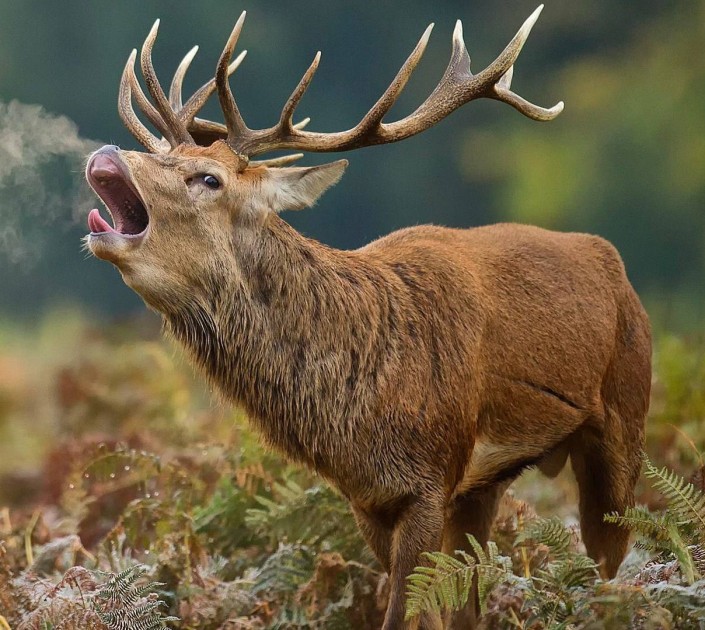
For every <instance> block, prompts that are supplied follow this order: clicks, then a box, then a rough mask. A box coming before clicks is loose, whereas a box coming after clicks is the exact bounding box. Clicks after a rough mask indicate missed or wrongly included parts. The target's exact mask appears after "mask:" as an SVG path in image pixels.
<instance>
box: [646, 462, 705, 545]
mask: <svg viewBox="0 0 705 630" xmlns="http://www.w3.org/2000/svg"><path fill="white" fill-rule="evenodd" d="M645 459H646V473H645V474H646V476H647V477H648V478H649V479H654V480H655V481H654V488H656V490H658V491H659V492H661V494H663V496H664V497H666V499H667V500H668V507H669V509H670V510H671V511H672V512H675V514H676V515H677V517H678V518H679V519H681V520H682V521H684V522H686V523H694V524H695V527H696V531H697V537H698V542H699V543H700V544H705V493H702V492H700V491H699V490H697V489H696V488H695V486H694V485H693V484H691V483H688V482H687V481H686V480H685V479H683V478H682V477H681V476H680V475H678V474H677V473H675V472H674V471H672V470H669V469H668V468H666V467H665V466H664V467H663V468H660V469H659V468H656V466H654V465H653V464H652V463H651V462H650V461H649V459H648V458H645Z"/></svg>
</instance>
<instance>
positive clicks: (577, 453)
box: [570, 407, 643, 578]
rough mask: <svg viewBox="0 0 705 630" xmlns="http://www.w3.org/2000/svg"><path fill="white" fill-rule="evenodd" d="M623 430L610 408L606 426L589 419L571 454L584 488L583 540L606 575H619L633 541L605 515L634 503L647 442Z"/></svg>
mask: <svg viewBox="0 0 705 630" xmlns="http://www.w3.org/2000/svg"><path fill="white" fill-rule="evenodd" d="M623 429H624V427H623V420H622V418H621V417H620V415H619V414H618V413H617V411H616V410H615V409H613V408H611V407H606V408H605V416H604V423H603V427H602V428H595V427H593V426H590V425H589V424H588V425H586V426H585V427H584V428H583V429H581V430H580V431H578V432H577V434H576V436H575V440H574V443H573V447H572V449H571V455H570V458H571V463H572V466H573V471H574V473H575V477H576V479H577V481H578V487H579V490H580V529H581V533H582V538H583V542H584V543H585V548H586V549H587V553H588V555H589V556H590V557H591V558H592V559H593V560H595V562H597V563H598V564H599V565H600V573H601V575H602V577H604V578H613V577H614V576H615V574H616V573H617V569H618V568H619V565H620V564H621V563H622V560H624V556H625V555H626V553H627V546H628V543H629V532H628V530H626V529H625V528H622V527H618V526H616V525H611V524H609V523H605V522H604V515H605V514H606V513H608V512H615V511H616V512H619V513H624V510H625V509H626V508H628V507H632V506H633V505H634V486H635V485H636V482H637V479H638V478H639V472H640V470H641V452H642V447H643V441H642V439H638V440H634V439H629V438H628V435H625V432H624V430H623Z"/></svg>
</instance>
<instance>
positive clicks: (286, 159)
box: [250, 153, 304, 167]
mask: <svg viewBox="0 0 705 630" xmlns="http://www.w3.org/2000/svg"><path fill="white" fill-rule="evenodd" d="M303 156H304V154H303V153H292V154H291V155H282V156H281V157H276V158H270V159H269V160H250V166H270V167H271V166H287V165H288V164H292V163H293V162H298V161H299V160H300V159H301V158H302V157H303Z"/></svg>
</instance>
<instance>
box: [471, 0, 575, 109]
mask: <svg viewBox="0 0 705 630" xmlns="http://www.w3.org/2000/svg"><path fill="white" fill-rule="evenodd" d="M542 10H543V5H539V7H538V8H537V9H536V10H535V11H534V12H533V13H532V14H531V15H530V16H529V17H528V19H527V20H526V21H525V22H524V24H522V26H521V28H520V29H519V30H518V31H517V34H516V35H515V36H514V38H513V39H512V41H511V42H509V44H507V46H506V47H505V49H504V50H503V51H502V53H501V54H500V55H499V57H497V59H496V60H495V61H494V62H492V63H491V64H490V65H489V66H488V67H487V68H485V70H483V71H482V72H481V73H479V74H478V75H477V79H478V80H480V79H482V81H483V82H485V81H487V82H488V83H491V84H492V86H493V88H492V93H490V94H488V96H489V97H490V98H494V99H495V100H498V101H502V102H504V103H507V104H508V105H511V106H512V107H514V108H515V109H516V110H517V111H519V112H521V113H522V114H524V115H525V116H528V117H529V118H532V119H533V120H539V121H546V120H553V119H554V118H555V117H556V116H558V114H560V113H561V112H562V111H563V106H564V104H563V101H559V102H558V103H556V104H555V105H554V106H553V107H550V108H545V107H539V106H538V105H534V104H533V103H530V102H529V101H527V100H526V99H524V98H522V97H521V96H519V95H518V94H516V93H515V92H512V91H511V90H510V89H509V87H510V85H511V83H512V76H513V74H514V62H515V61H516V59H517V57H518V56H519V53H520V52H521V49H522V48H523V47H524V44H525V43H526V40H527V39H528V37H529V34H530V33H531V29H532V28H533V27H534V24H536V20H538V18H539V15H541V11H542Z"/></svg>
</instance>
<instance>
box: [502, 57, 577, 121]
mask: <svg viewBox="0 0 705 630" xmlns="http://www.w3.org/2000/svg"><path fill="white" fill-rule="evenodd" d="M513 74H514V66H512V67H511V68H509V70H507V72H506V73H505V74H503V75H502V78H501V79H500V80H499V81H498V82H497V84H496V85H495V87H494V94H490V98H494V99H496V100H498V101H502V102H503V103H506V104H507V105H511V106H512V107H513V108H514V109H516V110H517V111H519V112H521V113H522V114H524V115H526V116H528V117H529V118H532V119H533V120H539V121H546V120H553V119H554V118H555V117H556V116H558V114H560V113H561V112H562V111H563V107H564V103H563V101H558V102H557V103H556V104H555V105H554V106H553V107H549V108H546V107H539V106H538V105H534V104H533V103H530V102H529V101H527V100H526V99H525V98H522V97H521V96H519V95H518V94H517V93H516V92H512V91H511V90H510V89H509V86H510V85H511V84H512V76H513Z"/></svg>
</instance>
